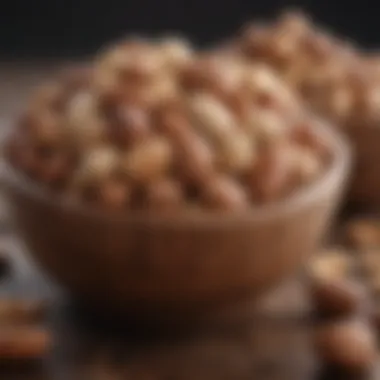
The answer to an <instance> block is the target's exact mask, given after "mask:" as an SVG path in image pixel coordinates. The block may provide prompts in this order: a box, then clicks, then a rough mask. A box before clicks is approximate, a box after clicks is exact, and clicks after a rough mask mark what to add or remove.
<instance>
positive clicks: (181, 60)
mask: <svg viewBox="0 0 380 380" xmlns="http://www.w3.org/2000/svg"><path fill="white" fill-rule="evenodd" d="M159 49H160V53H161V54H162V55H163V59H164V61H165V63H166V65H168V66H169V67H170V69H172V70H176V69H178V68H180V67H182V66H183V65H185V64H186V63H187V62H189V61H190V59H191V58H192V56H193V49H192V47H191V46H190V44H189V43H188V41H186V40H183V39H181V38H165V39H164V40H163V41H162V42H161V43H160V45H159Z"/></svg>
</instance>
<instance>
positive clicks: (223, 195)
mask: <svg viewBox="0 0 380 380" xmlns="http://www.w3.org/2000/svg"><path fill="white" fill-rule="evenodd" d="M202 190H203V195H204V200H205V203H206V205H208V206H210V207H211V208H215V209H220V210H232V211H235V210H243V209H246V207H247V206H248V199H247V196H246V194H245V192H244V190H243V188H242V187H241V186H240V185H238V183H236V182H235V181H233V180H232V179H230V178H229V177H225V176H219V177H214V178H212V179H210V180H209V182H208V183H207V184H206V185H205V187H204V188H203V189H202Z"/></svg>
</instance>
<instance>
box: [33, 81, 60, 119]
mask: <svg viewBox="0 0 380 380" xmlns="http://www.w3.org/2000/svg"><path fill="white" fill-rule="evenodd" d="M64 103H65V92H64V89H63V86H62V84H61V83H59V82H51V83H47V84H45V85H43V86H41V87H39V88H38V89H37V90H36V92H35V93H34V94H33V97H32V99H31V103H30V107H29V109H30V110H36V111H37V112H38V111H40V110H47V109H49V110H51V111H52V112H59V111H61V110H62V108H63V105H64Z"/></svg>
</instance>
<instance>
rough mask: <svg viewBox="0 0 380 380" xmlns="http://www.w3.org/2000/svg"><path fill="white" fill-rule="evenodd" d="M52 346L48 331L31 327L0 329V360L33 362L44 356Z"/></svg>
mask: <svg viewBox="0 0 380 380" xmlns="http://www.w3.org/2000/svg"><path fill="white" fill-rule="evenodd" d="M51 346H52V336H51V334H50V332H49V331H48V330H45V329H42V328H37V327H32V326H25V327H22V326H6V327H1V328H0V360H33V359H40V358H42V357H43V356H45V355H46V354H47V353H48V352H49V350H50V348H51Z"/></svg>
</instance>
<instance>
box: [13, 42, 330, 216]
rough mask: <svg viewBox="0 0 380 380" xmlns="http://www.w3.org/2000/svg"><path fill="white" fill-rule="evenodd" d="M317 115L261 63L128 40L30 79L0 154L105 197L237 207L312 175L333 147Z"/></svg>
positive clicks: (153, 205)
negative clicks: (33, 87) (36, 81)
mask: <svg viewBox="0 0 380 380" xmlns="http://www.w3.org/2000/svg"><path fill="white" fill-rule="evenodd" d="M320 123H322V121H321V120H319V119H317V118H315V117H313V116H311V115H309V114H307V113H306V112H305V111H304V110H303V108H302V106H301V104H300V102H299V100H298V99H297V96H296V95H295V94H294V93H293V92H292V91H291V90H290V89H289V88H288V87H287V86H286V85H285V84H284V83H283V82H282V81H281V80H280V79H279V78H278V77H277V76H276V75H275V74H274V73H273V72H272V71H271V70H269V69H268V68H266V67H265V66H264V65H261V64H257V65H252V64H249V65H248V64H246V63H244V62H242V61H241V60H240V59H238V58H234V57H227V56H225V57H224V58H223V59H221V57H220V53H219V52H202V53H200V52H195V51H194V49H192V48H191V47H190V46H189V44H188V43H187V42H184V41H181V40H175V39H164V40H162V41H156V42H148V41H144V40H127V41H122V42H120V43H118V44H116V45H115V46H111V47H109V48H108V49H106V50H105V51H102V52H101V53H100V54H99V55H98V56H97V57H96V58H95V60H94V62H93V63H92V64H90V65H89V67H86V68H82V67H80V68H78V69H74V70H70V71H68V72H65V73H64V74H62V75H60V76H58V78H56V80H55V81H53V82H52V83H50V84H46V85H45V86H43V87H42V88H41V89H39V90H38V91H37V92H36V93H35V94H34V96H33V98H32V99H31V102H30V103H29V106H28V108H27V109H26V110H25V112H24V114H23V115H22V117H21V118H20V120H19V122H18V125H17V127H16V128H15V130H14V132H13V134H12V136H11V138H10V139H9V141H8V147H7V154H8V158H9V160H10V161H11V163H12V164H13V166H14V167H16V168H17V169H18V170H19V171H21V172H22V173H24V174H25V175H27V176H28V177H30V178H32V179H33V180H34V181H36V182H38V183H40V184H44V185H46V186H48V187H49V188H51V189H54V190H55V191H60V192H65V193H66V194H68V195H69V197H71V198H73V199H75V200H80V201H84V202H88V203H92V204H94V205H96V206H99V207H101V208H105V209H148V210H154V211H164V210H169V209H170V210H173V209H179V208H183V207H186V206H188V205H189V206H190V207H191V208H193V207H197V206H201V207H208V208H212V209H220V210H239V209H244V208H246V207H247V205H258V204H262V203H268V202H273V201H276V200H279V199H281V198H284V197H286V196H289V195H291V194H293V193H294V192H295V191H297V190H298V189H300V188H302V187H305V186H307V185H308V184H310V183H312V182H313V181H315V180H316V179H317V178H319V177H320V176H321V174H322V173H323V172H324V170H325V169H326V167H327V166H328V164H329V160H330V156H331V152H330V150H329V146H328V142H327V141H325V139H324V138H323V137H322V135H321V134H320V133H319V128H318V126H319V125H320Z"/></svg>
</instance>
